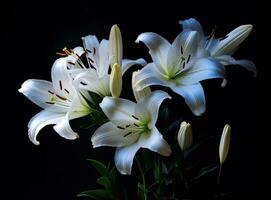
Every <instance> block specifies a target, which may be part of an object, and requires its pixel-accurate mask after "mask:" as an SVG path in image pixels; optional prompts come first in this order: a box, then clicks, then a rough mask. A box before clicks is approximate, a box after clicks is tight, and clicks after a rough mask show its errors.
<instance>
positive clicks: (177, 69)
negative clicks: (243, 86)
mask: <svg viewBox="0 0 271 200" xmlns="http://www.w3.org/2000/svg"><path fill="white" fill-rule="evenodd" d="M198 40H199V35H198V33H197V32H196V31H184V32H182V33H180V34H179V35H178V36H177V37H176V39H175V40H174V42H173V43H172V44H170V43H169V42H168V41H167V40H166V39H164V38H163V37H161V36H160V35H158V34H156V33H151V32H150V33H142V34H140V35H139V36H138V38H137V40H136V42H139V41H141V42H143V43H145V45H146V46H147V47H148V48H149V50H150V51H149V53H150V54H151V57H152V60H153V63H149V64H147V65H146V66H145V67H144V68H143V69H142V70H141V71H140V72H139V73H138V74H137V75H136V76H135V87H136V88H137V90H142V89H144V88H145V87H148V86H151V85H162V86H166V87H170V88H171V89H172V90H173V91H174V92H176V93H177V94H179V95H181V96H182V97H183V98H184V99H185V102H186V103H187V105H188V106H189V108H190V109H191V111H192V112H193V113H194V114H195V115H200V114H202V113H203V112H204V111H205V96H204V91H203V88H202V86H201V84H200V81H202V80H206V79H211V78H223V76H224V68H223V66H220V64H219V63H218V62H216V61H215V60H214V59H211V58H209V57H208V54H207V53H206V51H205V50H204V49H202V48H201V47H200V45H199V41H198Z"/></svg>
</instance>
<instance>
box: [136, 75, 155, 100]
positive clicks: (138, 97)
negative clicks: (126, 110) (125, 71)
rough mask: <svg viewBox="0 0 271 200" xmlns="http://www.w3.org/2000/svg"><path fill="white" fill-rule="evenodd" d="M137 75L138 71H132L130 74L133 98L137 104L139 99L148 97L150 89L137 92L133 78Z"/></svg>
mask: <svg viewBox="0 0 271 200" xmlns="http://www.w3.org/2000/svg"><path fill="white" fill-rule="evenodd" d="M138 73H139V70H138V71H134V72H133V74H132V89H133V93H134V97H135V99H136V101H137V102H138V101H139V100H140V99H141V98H143V97H145V96H147V95H149V94H150V93H151V88H150V87H145V88H144V89H143V90H138V89H137V88H136V85H135V76H136V75H137V74H138Z"/></svg>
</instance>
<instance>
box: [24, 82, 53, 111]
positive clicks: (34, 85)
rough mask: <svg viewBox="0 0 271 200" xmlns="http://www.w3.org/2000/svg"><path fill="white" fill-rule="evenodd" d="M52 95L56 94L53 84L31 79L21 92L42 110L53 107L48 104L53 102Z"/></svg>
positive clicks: (25, 83)
mask: <svg viewBox="0 0 271 200" xmlns="http://www.w3.org/2000/svg"><path fill="white" fill-rule="evenodd" d="M49 91H50V92H52V93H55V89H54V88H53V84H52V83H51V82H49V81H44V80H36V79H29V80H27V81H25V82H24V83H23V84H22V86H21V88H20V89H19V92H21V93H23V94H24V95H25V96H26V97H27V98H28V99H30V100H31V101H32V102H33V103H35V104H37V105H38V106H40V107H42V108H48V107H51V106H52V105H51V104H48V103H46V102H50V101H51V97H52V94H51V93H50V92H49Z"/></svg>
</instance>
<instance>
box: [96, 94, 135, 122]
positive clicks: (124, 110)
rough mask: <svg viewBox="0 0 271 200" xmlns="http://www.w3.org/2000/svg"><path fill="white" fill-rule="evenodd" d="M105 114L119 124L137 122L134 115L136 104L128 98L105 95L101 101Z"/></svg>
mask: <svg viewBox="0 0 271 200" xmlns="http://www.w3.org/2000/svg"><path fill="white" fill-rule="evenodd" d="M100 107H101V108H102V110H103V112H104V114H105V115H106V116H107V117H108V119H109V120H110V121H111V122H113V123H114V124H117V125H122V124H123V123H124V124H125V125H127V124H130V123H133V122H135V119H134V118H133V117H132V115H134V114H135V108H136V104H135V103H134V102H132V101H129V100H127V99H120V98H113V97H104V98H103V101H102V102H101V103H100Z"/></svg>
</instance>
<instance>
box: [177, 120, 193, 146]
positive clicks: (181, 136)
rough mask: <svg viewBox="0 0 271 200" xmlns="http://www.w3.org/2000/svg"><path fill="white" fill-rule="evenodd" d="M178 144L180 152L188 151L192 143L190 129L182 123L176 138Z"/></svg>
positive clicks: (186, 124)
mask: <svg viewBox="0 0 271 200" xmlns="http://www.w3.org/2000/svg"><path fill="white" fill-rule="evenodd" d="M177 140H178V143H179V145H180V147H181V149H182V151H184V150H186V149H188V148H189V147H190V146H191V145H192V142H193V135H192V128H191V125H190V124H189V123H186V122H185V121H183V122H182V123H181V125H180V130H179V132H178V136H177Z"/></svg>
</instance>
